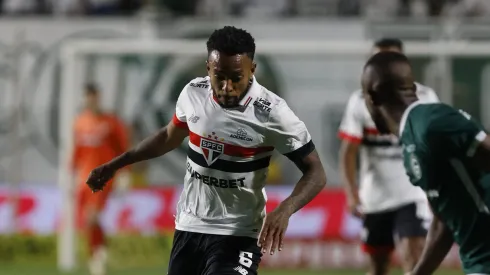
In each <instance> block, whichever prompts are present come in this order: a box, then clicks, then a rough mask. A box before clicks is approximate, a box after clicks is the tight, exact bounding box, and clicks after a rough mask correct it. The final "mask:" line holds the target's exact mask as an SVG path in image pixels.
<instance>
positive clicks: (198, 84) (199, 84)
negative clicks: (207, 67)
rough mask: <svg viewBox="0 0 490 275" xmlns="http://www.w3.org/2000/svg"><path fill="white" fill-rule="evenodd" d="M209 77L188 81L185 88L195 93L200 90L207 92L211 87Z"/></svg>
mask: <svg viewBox="0 0 490 275" xmlns="http://www.w3.org/2000/svg"><path fill="white" fill-rule="evenodd" d="M210 85H211V83H210V80H209V76H205V77H196V78H194V79H193V80H191V81H189V83H188V84H187V87H188V88H189V89H191V90H195V91H198V92H199V91H202V90H208V89H209V88H210V87H211V86H210Z"/></svg>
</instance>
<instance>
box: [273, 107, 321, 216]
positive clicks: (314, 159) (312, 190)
mask: <svg viewBox="0 0 490 275" xmlns="http://www.w3.org/2000/svg"><path fill="white" fill-rule="evenodd" d="M272 112H273V113H271V118H270V122H271V124H272V128H273V129H274V133H275V137H274V141H275V142H274V143H275V144H274V147H275V148H276V149H277V150H278V151H279V152H280V153H282V154H283V155H285V156H286V157H287V158H289V159H290V160H291V161H292V162H293V163H294V164H295V165H296V166H297V167H298V168H299V169H300V170H301V172H302V173H303V176H302V177H301V178H300V180H299V181H298V183H297V184H296V186H295V188H294V189H293V192H292V193H291V195H290V196H289V197H287V198H286V199H285V200H284V201H283V202H282V206H284V207H286V209H288V211H289V213H290V214H291V215H292V214H293V213H295V212H296V211H298V210H299V209H301V208H303V207H304V206H305V205H306V204H307V203H309V202H310V201H311V200H313V198H314V197H315V196H316V195H318V193H320V191H321V190H322V189H323V188H324V187H325V184H326V183H327V178H326V175H325V171H324V169H323V165H322V162H321V160H320V157H319V155H318V153H317V151H316V150H315V145H314V143H313V140H312V139H311V136H310V134H309V132H308V130H307V129H306V125H305V124H304V123H303V121H301V120H300V119H299V118H298V117H297V116H296V115H295V114H294V113H293V111H292V110H291V109H290V108H289V106H288V105H287V104H286V102H285V101H281V102H280V103H279V104H278V105H277V106H276V108H275V110H272Z"/></svg>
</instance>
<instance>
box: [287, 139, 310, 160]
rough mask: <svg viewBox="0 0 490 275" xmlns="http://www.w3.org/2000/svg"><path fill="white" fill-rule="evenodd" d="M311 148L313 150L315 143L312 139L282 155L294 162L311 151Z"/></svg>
mask: <svg viewBox="0 0 490 275" xmlns="http://www.w3.org/2000/svg"><path fill="white" fill-rule="evenodd" d="M313 150H315V144H314V143H313V140H310V141H309V142H308V143H306V144H305V145H303V146H301V147H300V148H298V149H296V150H294V151H292V152H289V153H286V154H284V156H286V157H287V158H288V159H290V160H291V161H292V162H294V163H296V162H298V161H300V160H302V159H303V158H304V157H306V156H308V155H309V154H310V153H311V152H313Z"/></svg>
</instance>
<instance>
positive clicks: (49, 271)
mask: <svg viewBox="0 0 490 275" xmlns="http://www.w3.org/2000/svg"><path fill="white" fill-rule="evenodd" d="M60 274H62V273H59V272H58V271H57V270H56V268H54V267H52V266H42V265H41V266H40V265H34V266H33V265H9V264H7V265H4V264H1V268H0V275H60ZM237 274H238V273H237ZM259 274H260V275H364V274H366V272H365V271H364V270H321V271H308V270H261V271H260V272H259ZM391 274H398V275H402V272H400V271H394V272H392V273H391ZM436 274H437V275H461V274H463V272H462V271H453V270H444V271H440V272H438V273H436ZM70 275H88V272H87V271H86V270H80V271H77V272H74V273H70ZM107 275H166V272H165V267H164V266H162V267H151V268H133V269H131V268H125V269H121V270H118V269H117V270H116V269H114V270H112V271H111V272H110V273H109V274H107Z"/></svg>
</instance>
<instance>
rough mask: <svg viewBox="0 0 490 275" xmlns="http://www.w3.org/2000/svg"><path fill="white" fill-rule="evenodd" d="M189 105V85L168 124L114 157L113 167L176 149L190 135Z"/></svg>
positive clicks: (179, 99)
mask: <svg viewBox="0 0 490 275" xmlns="http://www.w3.org/2000/svg"><path fill="white" fill-rule="evenodd" d="M186 105H188V94H187V87H185V88H184V90H183V91H182V92H181V93H180V95H179V98H178V99H177V104H176V106H175V114H174V116H173V118H172V120H171V121H170V122H169V123H168V124H167V126H165V127H163V128H161V129H160V130H159V131H158V132H156V133H154V134H153V135H151V136H149V137H147V138H146V139H144V140H143V141H142V142H140V143H139V144H137V145H136V147H134V148H133V149H131V150H129V151H127V152H125V153H123V154H122V155H120V156H119V157H117V158H115V159H113V160H112V161H111V162H110V163H109V165H110V166H111V168H114V169H116V170H117V169H120V168H122V167H124V166H127V165H131V164H133V163H137V162H140V161H144V160H149V159H154V158H157V157H160V156H163V155H164V154H166V153H168V152H170V151H172V150H174V149H175V148H177V147H178V146H179V145H180V144H182V141H183V140H184V138H185V137H187V136H188V135H189V128H188V127H187V118H186V114H185V106H186Z"/></svg>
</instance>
